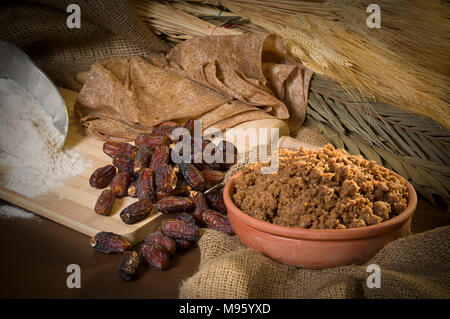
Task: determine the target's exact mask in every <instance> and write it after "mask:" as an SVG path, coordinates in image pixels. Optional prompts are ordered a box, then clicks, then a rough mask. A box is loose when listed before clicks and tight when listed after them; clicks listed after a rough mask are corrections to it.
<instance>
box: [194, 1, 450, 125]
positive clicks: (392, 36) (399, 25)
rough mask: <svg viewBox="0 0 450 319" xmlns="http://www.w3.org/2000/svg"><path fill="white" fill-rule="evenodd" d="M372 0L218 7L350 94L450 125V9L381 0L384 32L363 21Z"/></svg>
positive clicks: (228, 3) (248, 3)
mask: <svg viewBox="0 0 450 319" xmlns="http://www.w3.org/2000/svg"><path fill="white" fill-rule="evenodd" d="M202 2H210V3H215V4H217V1H214V0H211V1H202ZM370 2H371V1H367V0H364V1H363V0H355V1H328V2H326V3H315V2H309V1H294V0H278V1H277V0H275V1H268V0H258V1H256V0H249V1H247V0H246V1H243V0H242V1H241V0H221V1H220V4H221V5H223V6H225V7H227V8H228V9H230V10H231V11H232V12H234V13H236V14H238V15H240V16H242V17H245V18H248V19H250V20H251V21H252V22H253V23H255V24H257V25H260V26H262V27H263V28H265V29H267V30H269V31H271V32H274V33H277V34H279V35H281V36H282V37H283V38H284V39H285V41H286V43H287V45H288V47H289V48H290V49H291V52H292V53H293V54H294V55H296V56H297V57H299V58H300V59H301V60H302V62H303V63H304V64H305V65H306V66H307V67H309V68H310V69H311V70H313V71H314V72H316V73H319V74H323V75H325V76H327V77H329V78H331V79H334V80H335V81H337V82H339V83H340V84H341V85H342V86H343V87H344V88H345V89H346V90H347V91H348V92H349V93H351V94H353V95H356V96H357V95H362V96H365V97H368V98H377V99H378V100H379V101H382V102H385V103H388V104H391V105H395V106H398V107H399V108H402V109H404V110H407V111H410V112H414V113H416V114H420V115H424V116H427V117H430V118H432V119H434V120H435V121H436V122H438V123H441V124H442V125H444V126H445V127H447V128H450V112H449V109H450V108H449V101H450V93H449V72H450V62H449V59H448V52H450V42H449V41H448V38H449V36H450V28H449V26H450V25H449V23H448V17H449V16H450V6H449V5H448V4H444V3H442V2H440V1H439V0H428V1H407V0H399V1H388V0H379V1H378V2H377V4H379V5H380V7H381V10H382V27H381V28H380V29H376V30H372V29H369V28H368V27H367V26H366V24H365V21H366V18H367V13H366V11H365V9H366V8H367V5H368V4H369V3H370ZM351 90H354V91H351Z"/></svg>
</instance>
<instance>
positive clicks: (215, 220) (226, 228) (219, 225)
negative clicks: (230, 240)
mask: <svg viewBox="0 0 450 319" xmlns="http://www.w3.org/2000/svg"><path fill="white" fill-rule="evenodd" d="M202 220H203V222H204V223H205V224H206V225H207V226H208V227H210V228H212V229H215V230H218V231H221V232H222V233H225V234H227V235H232V234H233V233H234V232H233V227H232V226H231V223H230V221H229V219H228V217H227V216H224V215H222V214H221V213H218V212H216V211H214V210H211V209H208V210H205V211H204V212H203V214H202Z"/></svg>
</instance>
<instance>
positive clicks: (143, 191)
mask: <svg viewBox="0 0 450 319" xmlns="http://www.w3.org/2000/svg"><path fill="white" fill-rule="evenodd" d="M136 194H137V197H138V198H139V200H144V199H151V200H154V199H155V173H154V171H153V170H152V169H150V168H143V169H142V171H141V174H140V175H139V177H138V179H137V182H136Z"/></svg>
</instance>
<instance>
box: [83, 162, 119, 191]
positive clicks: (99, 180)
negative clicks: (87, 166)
mask: <svg viewBox="0 0 450 319" xmlns="http://www.w3.org/2000/svg"><path fill="white" fill-rule="evenodd" d="M115 175H116V168H115V167H114V166H113V165H106V166H104V167H100V168H98V169H96V170H95V172H94V173H92V175H91V177H90V178H89V184H90V185H91V186H92V187H95V188H105V187H106V186H108V185H109V183H111V181H112V179H113V178H114V176H115Z"/></svg>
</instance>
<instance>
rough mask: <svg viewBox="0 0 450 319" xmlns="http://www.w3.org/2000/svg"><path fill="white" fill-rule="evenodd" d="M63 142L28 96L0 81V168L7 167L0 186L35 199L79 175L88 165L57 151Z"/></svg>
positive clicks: (74, 155)
mask: <svg viewBox="0 0 450 319" xmlns="http://www.w3.org/2000/svg"><path fill="white" fill-rule="evenodd" d="M63 139H64V137H63V135H62V134H61V133H60V132H59V131H58V130H57V129H56V128H55V127H54V126H53V124H52V120H51V118H50V116H48V115H47V114H46V113H45V112H44V111H43V110H42V108H41V107H40V106H39V102H37V101H36V100H35V99H34V98H33V96H32V95H31V94H30V93H28V92H27V91H26V90H25V89H24V88H22V87H21V86H19V85H18V84H17V83H16V82H14V81H12V80H10V79H0V165H1V166H2V167H4V166H6V167H8V170H7V173H6V174H3V175H2V176H1V177H0V179H1V181H2V183H3V186H5V187H7V188H9V189H11V190H13V191H16V192H18V193H21V194H23V195H25V196H27V197H36V196H38V195H41V194H44V193H46V192H47V191H48V190H49V189H51V188H54V187H56V186H59V185H61V182H62V180H63V179H65V178H67V177H71V176H74V175H77V174H80V173H81V172H82V171H83V170H84V169H85V168H87V167H88V166H89V164H88V163H87V162H86V161H84V160H83V158H82V157H81V156H80V155H79V154H78V153H76V152H74V151H71V150H64V149H62V150H61V149H59V148H58V147H57V145H60V144H61V143H62V141H63ZM2 171H3V169H2Z"/></svg>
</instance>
